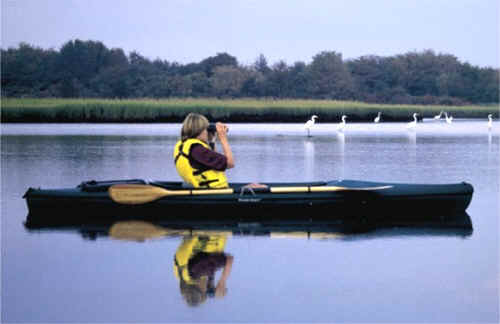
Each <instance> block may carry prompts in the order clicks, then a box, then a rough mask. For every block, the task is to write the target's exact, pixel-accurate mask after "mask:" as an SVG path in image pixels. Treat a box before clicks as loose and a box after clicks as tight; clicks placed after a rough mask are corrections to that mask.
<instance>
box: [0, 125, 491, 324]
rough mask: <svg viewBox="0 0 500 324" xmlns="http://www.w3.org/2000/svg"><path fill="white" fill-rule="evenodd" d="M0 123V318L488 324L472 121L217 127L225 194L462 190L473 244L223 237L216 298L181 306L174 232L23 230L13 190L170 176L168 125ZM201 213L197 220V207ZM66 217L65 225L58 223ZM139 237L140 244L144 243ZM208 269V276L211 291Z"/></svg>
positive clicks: (478, 148)
mask: <svg viewBox="0 0 500 324" xmlns="http://www.w3.org/2000/svg"><path fill="white" fill-rule="evenodd" d="M1 126H2V138H1V139H2V143H1V144H2V146H1V163H2V164H1V181H2V194H1V199H2V207H1V212H2V218H1V221H2V321H3V322H100V323H103V322H106V323H112V322H171V323H174V322H175V323H179V322H190V323H191V322H227V323H234V322H323V323H324V322H342V321H344V322H384V323H386V322H435V323H438V322H439V323H441V322H498V320H499V312H498V303H499V298H498V285H499V269H498V252H499V251H498V216H499V209H500V208H499V207H500V206H499V202H498V201H499V200H498V197H499V166H500V159H499V146H500V145H499V129H500V125H498V123H495V125H494V127H493V130H492V131H488V129H487V128H486V122H482V121H481V122H480V121H470V120H462V121H460V120H458V121H456V122H455V121H454V123H453V124H452V125H448V124H446V123H443V122H434V121H426V122H424V123H419V124H418V125H417V127H416V129H415V130H407V129H406V127H405V124H404V123H391V124H378V125H376V124H362V123H359V124H354V123H349V124H348V127H347V129H346V130H345V131H344V132H343V133H338V132H336V131H335V125H334V124H321V123H319V124H317V126H316V128H315V129H313V131H312V135H313V137H310V138H308V137H306V136H305V131H304V129H303V128H302V125H300V124H230V125H229V127H230V132H229V135H230V137H229V139H230V143H231V146H232V148H233V151H234V154H235V157H236V164H237V166H236V168H235V169H232V170H230V171H228V172H227V175H228V177H229V179H230V181H234V182H246V181H248V182H250V181H260V182H278V181H320V180H333V179H363V180H371V181H385V182H414V183H449V182H461V181H467V182H469V183H471V184H473V185H474V188H475V193H474V197H473V200H472V203H471V205H470V207H469V209H468V210H467V212H468V214H469V215H470V217H471V219H472V223H473V231H472V233H468V234H465V235H464V234H463V233H462V232H457V233H454V232H453V231H451V232H449V231H448V232H446V231H445V232H440V231H431V230H426V229H422V230H419V229H416V230H411V229H410V230H409V229H402V228H386V229H381V230H378V231H375V232H371V233H362V234H350V235H345V234H338V235H330V236H328V237H326V236H321V235H319V236H314V235H307V233H306V235H303V234H304V233H296V235H285V236H284V237H283V235H279V233H277V235H265V236H248V235H237V233H232V235H229V234H230V233H227V234H228V235H226V236H225V239H226V243H225V247H224V252H225V253H227V254H230V255H232V256H233V257H234V263H233V265H232V268H231V271H230V274H229V277H228V279H227V282H226V286H227V294H226V296H225V297H223V298H206V299H205V300H203V301H202V302H201V303H200V304H199V305H198V306H197V307H194V306H190V305H189V304H188V303H187V302H186V299H185V298H184V297H183V295H182V294H181V289H180V282H179V279H178V278H177V277H176V276H175V274H174V271H173V270H174V262H173V260H174V255H175V254H176V252H177V251H178V249H179V248H180V246H181V243H182V241H183V237H182V235H169V233H166V232H162V231H161V229H157V228H153V229H150V234H151V235H149V238H147V239H145V240H144V241H141V242H138V241H137V240H132V239H131V238H130V237H129V239H126V238H125V239H124V238H123V237H116V236H115V237H113V236H112V235H110V233H101V234H105V235H98V236H97V237H94V239H90V238H89V236H88V235H85V233H83V234H82V233H79V232H78V231H76V230H66V231H63V230H57V231H28V230H27V229H25V227H24V225H23V222H24V221H25V219H26V215H27V208H26V206H25V202H24V200H23V199H22V195H23V193H24V192H25V191H26V189H27V188H28V187H44V188H58V187H74V186H76V185H77V184H79V183H80V182H82V181H86V180H92V179H95V180H109V179H125V178H144V179H152V180H178V179H179V178H178V176H177V174H176V172H175V170H174V167H173V163H172V150H173V146H174V144H175V142H176V140H177V135H178V133H179V130H180V125H174V124H153V125H142V124H129V125H123V124H103V125H94V124H58V125H49V124H4V125H1ZM207 212H208V211H207ZM70 216H71V215H68V217H70ZM153 234H154V235H153ZM220 275H221V270H219V271H218V272H217V273H216V278H215V282H217V281H218V279H219V278H220Z"/></svg>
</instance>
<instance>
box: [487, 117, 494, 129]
mask: <svg viewBox="0 0 500 324" xmlns="http://www.w3.org/2000/svg"><path fill="white" fill-rule="evenodd" d="M492 127H493V116H492V115H491V114H489V115H488V129H491V128H492Z"/></svg>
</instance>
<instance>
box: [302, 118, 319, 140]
mask: <svg viewBox="0 0 500 324" xmlns="http://www.w3.org/2000/svg"><path fill="white" fill-rule="evenodd" d="M317 118H318V116H316V115H312V116H311V119H309V120H308V121H307V122H306V123H305V124H304V128H305V129H306V130H307V136H308V137H311V128H312V127H313V126H314V123H315V122H316V119H317Z"/></svg>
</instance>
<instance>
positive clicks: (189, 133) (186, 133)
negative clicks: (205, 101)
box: [181, 113, 210, 141]
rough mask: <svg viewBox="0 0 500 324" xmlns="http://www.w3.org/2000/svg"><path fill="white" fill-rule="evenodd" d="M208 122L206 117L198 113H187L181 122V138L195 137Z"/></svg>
mask: <svg viewBox="0 0 500 324" xmlns="http://www.w3.org/2000/svg"><path fill="white" fill-rule="evenodd" d="M209 124H210V123H209V122H208V119H207V118H206V117H205V116H203V115H200V114H196V113H189V114H188V115H187V116H186V118H185V119H184V122H182V129H181V140H183V141H184V140H186V139H188V138H196V137H197V136H198V135H200V134H201V132H203V130H205V129H206V128H207V127H208V125H209Z"/></svg>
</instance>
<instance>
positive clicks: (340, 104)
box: [1, 98, 499, 123]
mask: <svg viewBox="0 0 500 324" xmlns="http://www.w3.org/2000/svg"><path fill="white" fill-rule="evenodd" d="M441 111H446V112H448V114H450V115H453V117H455V118H481V119H485V118H486V116H487V115H488V114H493V116H494V118H498V115H499V106H498V105H484V106H483V105H476V106H435V105H429V106H424V105H389V104H370V103H362V102H355V101H335V100H292V99H290V100H289V99H280V100H272V99H260V100H259V99H234V100H233V99H206V98H204V99H195V98H191V99H160V100H156V99H126V100H120V99H29V98H22V99H18V98H2V100H1V121H2V122H3V123H19V122H23V123H170V122H181V121H182V120H183V119H184V117H185V116H186V114H188V113H189V112H197V113H201V114H204V115H205V116H207V117H208V119H209V120H211V121H223V122H248V123H259V122H263V123H264V122H265V123H271V122H272V123H280V122H305V121H306V120H308V119H309V118H310V116H311V115H317V116H319V119H320V121H321V122H338V121H339V120H340V118H341V116H342V115H347V116H348V118H349V120H350V121H372V120H373V119H374V118H375V117H376V116H377V114H378V112H381V114H382V121H408V120H411V119H412V115H413V113H415V112H416V113H419V118H431V117H433V116H434V115H437V114H439V113H440V112H441Z"/></svg>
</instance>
